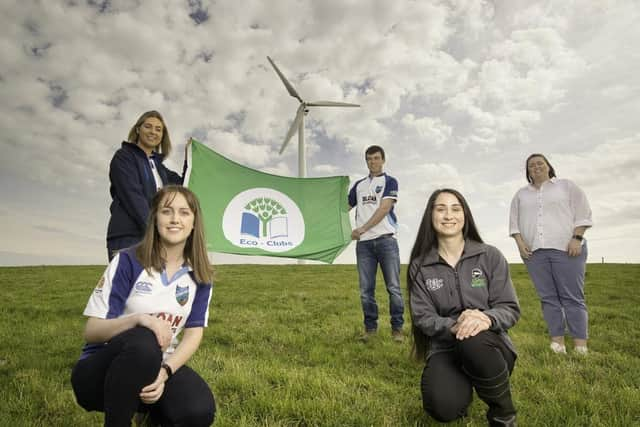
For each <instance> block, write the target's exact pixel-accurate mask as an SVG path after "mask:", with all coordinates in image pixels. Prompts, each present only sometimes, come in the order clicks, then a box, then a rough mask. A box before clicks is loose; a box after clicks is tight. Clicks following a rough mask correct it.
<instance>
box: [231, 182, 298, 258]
mask: <svg viewBox="0 0 640 427" xmlns="http://www.w3.org/2000/svg"><path fill="white" fill-rule="evenodd" d="M222 230H223V231H224V237H226V238H227V240H228V241H229V242H231V243H232V244H233V245H235V246H239V247H241V248H256V249H262V250H265V251H268V252H284V251H288V250H291V249H293V248H295V247H296V246H298V245H299V244H300V243H302V241H303V240H304V232H305V229H304V219H303V218H302V213H301V212H300V209H299V208H298V205H296V203H295V202H294V201H293V200H291V199H290V198H289V197H288V196H287V195H286V194H283V193H281V192H279V191H276V190H274V189H272V188H251V189H249V190H245V191H243V192H242V193H239V194H238V195H236V196H235V197H234V198H233V199H232V200H231V202H229V204H228V205H227V208H226V209H225V210H224V215H223V217H222Z"/></svg>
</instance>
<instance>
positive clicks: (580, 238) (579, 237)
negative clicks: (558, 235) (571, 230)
mask: <svg viewBox="0 0 640 427" xmlns="http://www.w3.org/2000/svg"><path fill="white" fill-rule="evenodd" d="M571 238H572V239H576V240H577V241H579V242H582V239H584V237H582V236H581V235H579V234H574V235H573V236H571Z"/></svg>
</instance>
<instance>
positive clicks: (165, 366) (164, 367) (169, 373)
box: [160, 362, 173, 379]
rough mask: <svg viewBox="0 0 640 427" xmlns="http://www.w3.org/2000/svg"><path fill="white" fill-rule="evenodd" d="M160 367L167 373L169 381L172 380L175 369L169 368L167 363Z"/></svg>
mask: <svg viewBox="0 0 640 427" xmlns="http://www.w3.org/2000/svg"><path fill="white" fill-rule="evenodd" d="M160 367H161V368H162V369H164V370H165V371H166V372H167V379H169V378H171V376H172V375H173V369H171V366H169V365H168V364H167V363H164V362H162V365H160Z"/></svg>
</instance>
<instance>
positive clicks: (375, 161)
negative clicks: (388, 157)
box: [366, 151, 384, 176]
mask: <svg viewBox="0 0 640 427" xmlns="http://www.w3.org/2000/svg"><path fill="white" fill-rule="evenodd" d="M366 159H367V167H368V168H369V174H370V175H371V176H378V175H381V174H382V168H383V166H384V159H383V158H382V153H380V152H379V151H378V152H376V153H373V154H367V155H366Z"/></svg>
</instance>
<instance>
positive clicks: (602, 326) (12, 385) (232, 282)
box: [0, 264, 640, 427]
mask: <svg viewBox="0 0 640 427" xmlns="http://www.w3.org/2000/svg"><path fill="white" fill-rule="evenodd" d="M102 270H103V267H26V268H0V283H2V285H1V287H0V289H1V290H2V299H1V302H0V316H1V318H2V320H3V326H2V328H1V329H0V342H1V343H2V346H1V347H0V396H2V397H1V398H0V426H92V425H101V423H102V416H101V414H96V413H86V412H84V411H83V410H82V409H81V408H80V407H78V406H77V405H76V403H75V400H74V396H73V393H72V391H71V386H70V383H69V374H70V370H71V368H72V366H73V364H74V362H75V360H76V359H77V357H78V355H79V352H80V348H81V346H82V344H83V343H82V338H81V331H82V328H83V325H84V318H83V316H82V314H81V313H82V310H83V309H84V305H85V304H86V301H87V299H88V297H89V294H90V293H91V290H92V288H93V287H94V286H95V284H96V282H97V280H98V278H99V276H100V274H101V273H102ZM512 277H513V280H514V283H515V286H516V288H517V291H518V295H519V298H520V302H521V305H522V319H521V320H520V322H519V323H518V324H517V325H516V327H515V328H513V329H512V332H511V335H512V337H513V340H514V342H515V343H516V346H517V347H518V350H519V358H518V361H517V363H516V368H515V370H514V374H513V376H512V387H513V393H514V397H515V401H516V405H517V407H518V410H519V424H520V425H521V426H561V425H562V426H564V425H567V426H634V425H635V426H638V425H640V359H639V358H638V354H639V352H640V328H638V317H639V316H640V308H639V307H640V292H638V289H637V288H638V285H639V284H640V281H639V280H638V278H639V277H640V265H610V264H609V265H589V266H588V272H587V302H588V304H589V308H590V328H591V329H590V334H591V340H590V343H589V344H590V354H589V356H588V357H587V358H580V357H577V356H573V355H571V354H569V355H568V356H564V357H563V356H558V355H554V354H551V352H550V351H549V350H548V349H547V345H548V342H547V341H548V340H547V336H546V330H545V329H546V328H545V325H544V322H543V320H542V316H541V313H540V305H539V301H538V298H537V296H536V294H535V291H534V289H533V286H532V285H531V282H530V280H529V277H528V275H527V274H526V272H525V271H524V269H523V267H522V266H521V265H517V266H513V267H512ZM403 286H404V285H403ZM357 288H358V286H357V274H356V271H355V267H354V266H339V265H337V266H298V265H293V266H255V265H224V266H219V267H217V280H216V286H215V289H214V295H213V299H212V305H211V311H210V322H209V328H208V329H207V330H206V331H205V339H204V341H203V344H202V345H201V347H200V349H199V350H198V352H197V353H196V355H195V356H194V358H193V359H192V361H191V362H190V364H191V366H192V367H194V368H195V369H196V370H197V371H198V372H199V373H200V374H201V375H202V376H203V377H204V378H205V379H206V380H207V381H208V383H209V384H210V385H211V388H212V390H213V391H214V394H215V396H216V400H217V404H218V414H217V418H216V423H215V425H216V426H233V427H236V426H428V425H438V424H437V423H435V422H433V421H432V420H431V419H430V418H428V417H427V416H425V415H424V413H423V411H422V406H421V399H420V392H419V388H418V384H419V381H420V375H421V372H422V368H423V366H422V365H421V364H420V363H416V362H414V361H412V360H411V359H410V358H409V350H410V343H409V342H406V343H404V344H397V343H394V342H392V341H391V338H390V328H389V325H388V319H389V318H388V314H387V313H388V305H387V302H388V299H387V296H386V291H385V290H384V285H383V284H382V282H381V281H380V282H379V283H378V303H379V305H380V312H381V314H382V316H381V324H380V330H379V333H378V336H376V337H375V338H374V339H372V340H371V341H370V342H368V343H366V344H365V343H361V342H359V341H358V340H357V337H358V336H359V334H360V333H361V330H362V325H361V324H362V315H361V311H360V302H359V296H358V289H357ZM406 317H408V313H406ZM484 411H485V405H484V404H483V403H482V402H481V401H479V399H477V398H475V399H474V402H473V404H472V406H471V408H470V411H469V417H468V418H466V419H465V420H463V421H460V422H457V423H453V424H452V425H454V426H483V425H485V420H484Z"/></svg>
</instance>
